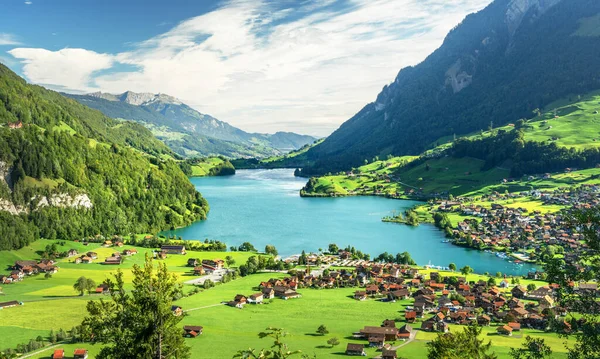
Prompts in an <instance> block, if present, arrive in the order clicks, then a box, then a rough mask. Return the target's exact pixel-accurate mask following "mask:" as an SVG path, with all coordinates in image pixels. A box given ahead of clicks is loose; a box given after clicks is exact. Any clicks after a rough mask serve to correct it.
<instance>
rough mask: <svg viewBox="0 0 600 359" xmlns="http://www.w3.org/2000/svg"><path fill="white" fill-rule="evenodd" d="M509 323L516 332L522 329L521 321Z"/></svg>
mask: <svg viewBox="0 0 600 359" xmlns="http://www.w3.org/2000/svg"><path fill="white" fill-rule="evenodd" d="M507 325H508V326H509V327H510V328H511V329H512V330H513V331H515V332H517V331H519V330H521V323H517V322H509V323H508V324H507Z"/></svg>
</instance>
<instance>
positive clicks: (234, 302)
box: [227, 300, 246, 309]
mask: <svg viewBox="0 0 600 359" xmlns="http://www.w3.org/2000/svg"><path fill="white" fill-rule="evenodd" d="M244 304H246V302H244V303H241V302H236V301H235V300H232V301H231V302H227V305H228V306H230V307H234V308H239V309H242V308H244Z"/></svg>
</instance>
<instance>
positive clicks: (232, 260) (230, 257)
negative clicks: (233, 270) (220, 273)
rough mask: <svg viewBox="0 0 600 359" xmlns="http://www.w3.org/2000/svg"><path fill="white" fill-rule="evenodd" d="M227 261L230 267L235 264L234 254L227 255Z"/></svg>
mask: <svg viewBox="0 0 600 359" xmlns="http://www.w3.org/2000/svg"><path fill="white" fill-rule="evenodd" d="M225 263H227V266H228V267H231V266H232V265H234V264H235V259H233V257H232V256H227V257H225Z"/></svg>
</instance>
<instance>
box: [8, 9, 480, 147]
mask: <svg viewBox="0 0 600 359" xmlns="http://www.w3.org/2000/svg"><path fill="white" fill-rule="evenodd" d="M490 1H491V0H276V1H266V0H265V1H262V0H227V1H213V0H185V1H184V0H169V1H158V0H144V1H140V0H100V1H94V0H0V9H1V10H0V62H2V63H4V64H5V65H7V66H8V67H10V68H11V69H12V70H13V71H15V72H17V73H18V74H19V75H21V76H23V77H24V78H25V79H27V80H28V81H29V82H31V83H35V84H39V85H42V86H45V87H47V88H50V89H53V90H57V91H63V92H69V93H88V92H95V91H102V92H110V93H122V92H124V91H128V90H129V91H135V92H152V93H165V94H169V95H172V96H175V97H177V98H179V99H180V100H182V101H183V102H185V103H186V104H188V105H190V106H191V107H193V108H195V109H196V110H198V111H200V112H202V113H207V114H210V115H212V116H214V117H216V118H218V119H220V120H222V121H226V122H229V123H230V124H232V125H234V126H237V127H239V128H241V129H243V130H246V131H251V132H268V133H273V132H276V131H293V132H298V133H303V134H311V135H317V136H326V135H328V134H330V133H331V132H332V131H334V130H335V129H337V128H338V127H339V126H340V125H341V124H342V123H343V122H344V121H346V120H347V119H349V118H350V117H352V116H353V115H354V114H355V113H357V112H358V111H359V110H360V109H361V108H362V107H364V106H365V105H366V104H368V103H370V102H372V101H374V100H375V98H376V96H377V94H378V93H379V92H380V91H381V89H382V88H383V86H385V85H386V84H389V83H391V82H393V80H394V78H395V77H396V75H397V74H398V71H399V70H400V69H402V68H403V67H406V66H412V65H416V64H418V63H419V62H421V61H423V60H424V59H425V57H426V56H427V55H429V54H430V53H431V52H432V51H434V50H435V49H436V48H438V47H439V46H440V45H441V44H442V41H443V39H444V37H445V35H446V34H447V33H448V31H450V30H451V29H452V28H453V27H455V26H456V25H457V24H459V23H460V22H461V21H462V20H463V19H464V17H465V16H466V15H467V14H469V13H471V12H475V11H478V10H480V9H482V8H483V7H485V6H486V5H487V4H488V3H489V2H490Z"/></svg>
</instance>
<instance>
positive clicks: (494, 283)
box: [487, 277, 496, 287]
mask: <svg viewBox="0 0 600 359" xmlns="http://www.w3.org/2000/svg"><path fill="white" fill-rule="evenodd" d="M487 284H488V285H489V286H490V287H493V286H495V285H496V278H494V277H490V278H489V279H488V281H487Z"/></svg>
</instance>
